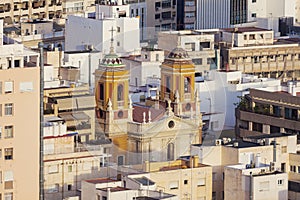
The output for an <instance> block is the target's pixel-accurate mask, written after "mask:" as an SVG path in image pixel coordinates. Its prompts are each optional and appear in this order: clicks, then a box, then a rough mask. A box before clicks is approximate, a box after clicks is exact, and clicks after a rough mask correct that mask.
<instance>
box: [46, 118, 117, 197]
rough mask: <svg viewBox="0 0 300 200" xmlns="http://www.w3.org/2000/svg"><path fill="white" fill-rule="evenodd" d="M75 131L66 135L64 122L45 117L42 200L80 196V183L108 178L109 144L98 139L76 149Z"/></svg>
mask: <svg viewBox="0 0 300 200" xmlns="http://www.w3.org/2000/svg"><path fill="white" fill-rule="evenodd" d="M77 135H78V131H68V130H67V124H66V121H65V120H64V119H62V118H59V117H56V116H46V117H45V124H44V179H45V183H44V189H45V199H65V198H68V197H73V196H79V195H80V194H79V190H80V189H81V181H82V180H85V179H90V178H97V177H102V176H107V169H106V168H105V167H106V166H107V165H108V163H109V161H110V157H111V154H110V149H111V146H112V145H111V141H110V140H108V139H105V138H101V139H100V140H97V141H89V142H87V143H85V144H84V145H79V144H78V143H76V142H75V141H74V137H76V136H77Z"/></svg>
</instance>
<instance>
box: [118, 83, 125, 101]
mask: <svg viewBox="0 0 300 200" xmlns="http://www.w3.org/2000/svg"><path fill="white" fill-rule="evenodd" d="M123 100H124V87H123V85H122V84H119V85H118V101H123Z"/></svg>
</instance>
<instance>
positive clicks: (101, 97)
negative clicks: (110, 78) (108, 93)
mask: <svg viewBox="0 0 300 200" xmlns="http://www.w3.org/2000/svg"><path fill="white" fill-rule="evenodd" d="M99 99H100V100H104V86H103V83H99Z"/></svg>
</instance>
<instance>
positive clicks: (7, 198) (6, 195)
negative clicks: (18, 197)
mask: <svg viewBox="0 0 300 200" xmlns="http://www.w3.org/2000/svg"><path fill="white" fill-rule="evenodd" d="M4 200H13V193H12V192H9V193H4Z"/></svg>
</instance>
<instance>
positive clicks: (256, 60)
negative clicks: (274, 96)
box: [219, 27, 300, 80]
mask: <svg viewBox="0 0 300 200" xmlns="http://www.w3.org/2000/svg"><path fill="white" fill-rule="evenodd" d="M220 32H221V33H220V42H219V45H220V54H221V57H222V60H221V69H224V70H240V71H242V72H243V73H246V74H255V75H260V76H262V77H273V78H280V79H284V80H286V78H289V79H292V78H296V77H298V76H299V66H300V65H299V61H298V56H297V55H298V53H299V51H300V47H299V44H298V42H297V39H295V40H294V39H281V40H275V42H274V36H273V31H270V30H266V29H261V28H255V27H239V28H232V29H224V30H221V31H220Z"/></svg>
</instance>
